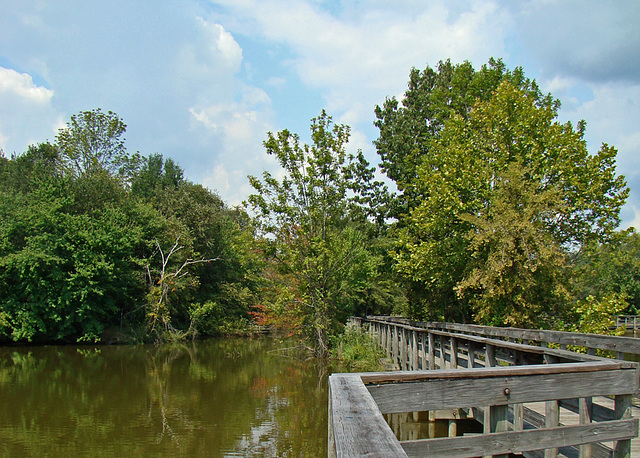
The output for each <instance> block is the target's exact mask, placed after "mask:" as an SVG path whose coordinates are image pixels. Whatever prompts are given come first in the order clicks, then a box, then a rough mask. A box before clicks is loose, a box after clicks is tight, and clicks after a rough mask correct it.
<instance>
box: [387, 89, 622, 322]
mask: <svg viewBox="0 0 640 458" xmlns="http://www.w3.org/2000/svg"><path fill="white" fill-rule="evenodd" d="M557 108H558V104H557V103H554V102H552V101H551V100H550V99H545V101H544V103H541V102H540V98H539V97H538V96H537V94H536V93H534V92H531V91H529V90H523V89H520V88H518V87H517V86H514V85H513V84H511V83H510V82H508V81H503V82H502V83H500V85H499V86H498V88H497V90H496V91H495V92H494V93H493V94H492V96H491V97H490V98H488V99H486V100H483V99H479V100H478V101H477V102H476V103H475V104H474V106H473V109H471V110H470V111H469V113H468V115H467V116H462V115H454V116H451V117H450V118H449V119H447V120H446V121H445V122H444V125H443V128H442V130H441V131H440V132H439V133H438V135H437V136H435V137H433V138H432V139H431V141H430V142H429V152H428V154H426V155H424V156H423V157H422V158H421V162H420V166H419V167H418V179H417V180H416V182H415V190H416V192H417V195H419V196H420V202H419V203H416V205H415V208H413V209H412V210H411V212H410V216H409V217H408V218H407V219H406V227H405V228H404V229H403V231H402V232H401V243H400V248H399V250H398V251H397V253H396V260H397V262H398V264H397V269H398V270H399V271H400V272H401V273H402V274H404V275H406V276H407V277H409V278H411V279H412V280H414V281H417V282H420V283H421V284H422V285H424V287H425V290H426V293H427V297H432V298H434V299H435V300H434V301H427V302H426V303H425V304H426V310H423V311H418V312H422V313H427V314H434V312H435V315H440V317H443V318H445V319H459V320H468V319H471V318H472V316H473V317H474V318H475V319H476V320H479V321H481V322H488V323H491V324H510V325H520V326H525V325H531V326H533V325H540V324H541V323H540V321H545V317H550V316H552V315H553V314H555V313H557V312H558V311H559V310H561V309H563V308H566V306H567V300H568V298H567V295H566V290H567V289H568V285H567V282H566V276H564V275H563V273H562V270H563V268H564V262H563V257H564V256H566V254H567V253H569V252H571V251H572V250H577V249H578V248H580V247H581V246H583V245H585V244H586V243H589V242H590V241H592V240H601V241H602V240H606V239H607V238H608V237H610V236H611V234H612V233H613V231H614V229H615V228H616V227H617V226H618V224H619V211H620V208H621V207H622V205H623V204H624V202H625V200H626V197H627V195H628V188H627V187H626V184H625V181H624V177H621V176H616V174H615V156H616V150H615V149H614V148H612V147H609V146H608V145H606V144H604V145H602V147H601V149H600V151H599V152H598V153H597V154H595V155H593V156H592V155H590V154H589V153H588V152H587V148H586V143H585V142H584V140H583V134H584V124H583V123H580V124H579V125H578V128H577V129H576V130H574V129H573V126H572V125H571V124H570V123H567V124H560V123H558V122H557V121H555V118H556V115H557Z"/></svg>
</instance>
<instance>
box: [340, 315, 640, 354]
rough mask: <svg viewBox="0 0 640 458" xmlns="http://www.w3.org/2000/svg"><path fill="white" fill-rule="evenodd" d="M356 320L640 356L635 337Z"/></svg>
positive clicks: (402, 320) (397, 319)
mask: <svg viewBox="0 0 640 458" xmlns="http://www.w3.org/2000/svg"><path fill="white" fill-rule="evenodd" d="M352 320H354V321H357V320H366V321H367V322H371V323H389V324H390V323H395V324H398V325H405V326H412V327H416V328H421V329H428V330H431V331H441V332H446V333H458V334H465V335H472V336H478V337H486V338H491V339H498V340H504V341H506V342H514V343H522V344H525V345H535V346H541V347H549V346H552V347H558V348H560V349H561V350H566V349H573V350H575V349H578V348H582V349H584V350H586V352H587V354H588V355H596V354H597V352H598V350H601V351H606V352H611V353H612V354H613V355H614V356H615V357H616V358H617V359H620V360H623V359H625V354H627V355H638V356H640V339H636V338H634V337H624V336H603V335H599V334H586V333H577V332H566V331H550V330H541V329H520V328H498V327H492V326H481V325H474V324H460V323H440V322H419V321H412V320H409V319H406V318H400V317H378V316H369V317H367V318H366V319H364V318H357V317H354V318H352Z"/></svg>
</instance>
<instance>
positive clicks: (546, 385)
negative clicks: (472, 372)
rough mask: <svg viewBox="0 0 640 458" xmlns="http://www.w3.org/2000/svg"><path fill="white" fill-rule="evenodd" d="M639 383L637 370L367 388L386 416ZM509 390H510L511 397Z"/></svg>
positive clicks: (618, 389) (619, 390) (602, 391)
mask: <svg viewBox="0 0 640 458" xmlns="http://www.w3.org/2000/svg"><path fill="white" fill-rule="evenodd" d="M507 369H509V368H505V369H504V370H507ZM460 370H463V369H460ZM505 375H506V374H505ZM636 381H637V379H636V378H635V372H634V371H626V370H618V371H615V370H614V371H599V372H597V373H594V374H589V373H566V374H549V375H530V376H518V377H509V376H504V377H499V376H496V377H487V378H467V379H463V378H446V379H441V380H438V379H435V380H429V381H423V382H414V383H411V384H408V383H395V384H379V385H369V386H367V388H368V389H369V392H370V393H371V394H372V396H373V398H374V399H375V400H376V403H377V404H378V406H379V408H380V411H381V412H382V413H393V412H412V411H425V410H439V409H452V408H465V407H473V406H486V405H503V404H507V403H521V402H535V401H551V400H555V399H562V398H572V397H575V396H578V397H587V396H591V395H594V396H599V395H607V394H614V395H615V394H624V393H626V392H628V390H629V387H630V386H634V384H635V383H636ZM505 389H509V395H508V396H506V395H505Z"/></svg>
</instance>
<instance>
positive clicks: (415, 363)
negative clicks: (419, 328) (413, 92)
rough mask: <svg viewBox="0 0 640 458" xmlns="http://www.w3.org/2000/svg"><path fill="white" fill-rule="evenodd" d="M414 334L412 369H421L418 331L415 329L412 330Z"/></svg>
mask: <svg viewBox="0 0 640 458" xmlns="http://www.w3.org/2000/svg"><path fill="white" fill-rule="evenodd" d="M412 333H413V335H412V336H411V337H412V339H413V342H411V343H412V345H413V354H412V355H411V365H412V367H413V369H412V370H414V371H417V370H418V369H419V367H418V333H417V332H416V330H415V329H414V330H413V331H412Z"/></svg>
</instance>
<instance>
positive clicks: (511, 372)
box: [358, 359, 621, 383]
mask: <svg viewBox="0 0 640 458" xmlns="http://www.w3.org/2000/svg"><path fill="white" fill-rule="evenodd" d="M620 368H621V365H620V362H618V361H607V360H602V359H601V360H600V361H598V362H593V363H584V364H575V363H560V364H536V365H530V366H512V367H494V368H484V369H482V370H480V371H479V370H476V369H438V370H428V371H392V372H363V373H360V374H358V375H360V376H361V377H362V381H363V382H364V383H396V382H417V381H423V380H433V379H443V378H447V379H455V378H465V379H466V378H488V377H505V376H518V375H551V374H568V373H575V372H595V371H611V370H618V369H620Z"/></svg>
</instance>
